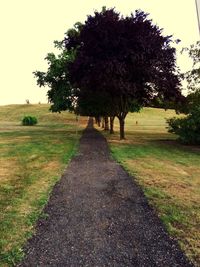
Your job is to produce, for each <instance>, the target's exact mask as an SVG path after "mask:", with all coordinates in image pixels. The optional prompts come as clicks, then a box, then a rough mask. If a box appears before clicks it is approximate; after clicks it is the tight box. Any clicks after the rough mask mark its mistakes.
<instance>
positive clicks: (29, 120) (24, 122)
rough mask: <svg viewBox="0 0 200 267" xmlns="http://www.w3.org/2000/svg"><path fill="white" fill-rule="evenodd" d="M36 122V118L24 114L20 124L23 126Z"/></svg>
mask: <svg viewBox="0 0 200 267" xmlns="http://www.w3.org/2000/svg"><path fill="white" fill-rule="evenodd" d="M37 123H38V121H37V118H36V117H32V116H25V117H24V118H23V120H22V125H24V126H32V125H36V124H37Z"/></svg>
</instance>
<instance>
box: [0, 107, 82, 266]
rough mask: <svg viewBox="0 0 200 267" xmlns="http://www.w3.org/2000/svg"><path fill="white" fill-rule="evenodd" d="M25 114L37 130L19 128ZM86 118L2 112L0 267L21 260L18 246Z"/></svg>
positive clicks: (37, 110)
mask: <svg viewBox="0 0 200 267" xmlns="http://www.w3.org/2000/svg"><path fill="white" fill-rule="evenodd" d="M25 115H31V116H35V117H37V119H38V121H39V123H38V125H37V126H22V125H21V119H22V118H23V117H24V116H25ZM85 125H86V119H84V118H81V119H80V120H79V123H78V124H77V122H76V119H75V115H73V114H70V113H67V112H63V113H61V114H55V113H51V112H50V111H49V105H43V104H40V105H9V106H1V107H0V155H1V156H0V266H12V265H15V264H16V263H17V262H18V261H20V260H21V259H22V258H23V250H22V247H23V245H24V244H25V242H26V240H27V239H28V238H29V237H30V236H31V235H32V234H33V232H34V226H35V223H36V221H37V219H38V218H39V217H40V216H46V215H45V214H43V213H42V209H43V207H44V205H45V204H46V203H47V201H48V198H49V194H50V192H51V189H52V187H53V186H54V184H55V183H56V182H57V181H58V179H59V178H60V176H61V174H62V173H63V170H64V168H65V166H66V164H67V162H69V160H70V158H71V157H72V155H74V153H75V151H76V149H77V144H78V142H77V141H78V139H79V137H80V134H81V131H82V129H83V127H85Z"/></svg>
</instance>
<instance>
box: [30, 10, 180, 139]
mask: <svg viewBox="0 0 200 267" xmlns="http://www.w3.org/2000/svg"><path fill="white" fill-rule="evenodd" d="M174 42H176V40H173V37H172V36H164V35H163V33H162V29H160V28H159V27H158V26H157V25H154V24H153V22H152V21H151V20H150V19H149V18H148V14H146V13H144V12H143V11H141V10H136V11H135V13H134V14H133V13H132V14H131V15H130V16H126V17H123V16H122V15H121V14H120V13H118V12H117V11H115V9H113V8H111V9H107V8H105V7H103V8H102V10H101V11H100V12H98V11H96V12H94V14H93V15H89V16H88V17H87V19H86V21H85V22H84V23H76V24H75V25H74V27H73V28H72V29H69V30H68V31H67V32H66V34H65V36H64V39H63V40H62V41H60V42H59V41H55V42H54V44H55V47H56V48H58V49H59V54H58V55H57V56H56V55H55V54H54V53H49V54H48V55H47V56H46V58H45V59H46V60H47V62H48V70H47V71H46V72H41V71H35V72H34V75H35V77H36V78H37V83H38V85H39V86H46V85H47V86H49V88H50V89H49V90H48V92H47V95H48V99H49V101H50V103H51V110H52V111H53V112H61V111H63V110H70V111H73V112H75V113H76V114H80V115H87V116H93V117H95V118H96V121H97V123H100V118H104V124H105V128H106V129H108V118H109V120H110V132H111V133H113V121H114V118H115V117H116V118H118V120H119V125H120V139H124V138H125V118H126V116H127V114H128V112H138V111H139V110H140V109H141V108H142V107H143V106H146V105H150V104H151V103H156V101H158V102H159V101H161V102H162V103H165V105H166V106H167V105H169V103H173V105H174V106H178V105H180V103H182V101H183V99H184V97H183V96H182V94H181V83H180V81H181V77H180V75H179V72H178V68H177V66H176V50H175V48H174V47H173V43H174Z"/></svg>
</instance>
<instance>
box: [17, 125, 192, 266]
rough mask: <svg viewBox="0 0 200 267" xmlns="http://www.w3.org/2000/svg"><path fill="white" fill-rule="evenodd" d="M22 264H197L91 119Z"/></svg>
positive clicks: (56, 187) (55, 188)
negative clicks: (111, 153)
mask: <svg viewBox="0 0 200 267" xmlns="http://www.w3.org/2000/svg"><path fill="white" fill-rule="evenodd" d="M45 212H46V213H47V214H48V215H49V216H48V218H46V219H41V220H39V222H38V225H37V231H36V235H35V236H34V237H33V238H32V239H30V240H29V242H28V244H27V247H26V249H25V251H26V257H25V259H24V261H23V262H22V263H21V265H20V266H28V267H30V266H74V267H78V266H89V267H95V266H101V267H103V266H119V267H123V266H136V267H137V266H139V267H140V266H141V267H142V266H144V267H145V266H147V267H151V266H152V267H154V266H160V267H171V266H173V267H175V266H180V267H184V266H192V265H191V264H190V263H189V262H188V260H187V259H186V257H185V256H184V254H183V253H182V252H181V251H180V249H179V247H178V245H177V243H176V242H175V241H174V240H172V239H171V238H170V237H169V236H168V235H167V233H166V231H165V229H164V227H163V225H162V223H161V222H160V220H159V219H158V217H157V216H156V214H155V213H154V211H153V210H152V209H151V208H150V207H149V205H148V204H147V201H146V199H145V197H144V195H143V193H142V191H141V189H140V188H139V187H138V186H137V185H136V184H135V182H134V179H133V178H131V177H130V176H129V175H128V174H127V173H126V172H125V171H124V170H123V168H122V167H121V166H120V165H119V164H117V163H116V162H115V161H113V160H112V159H111V158H110V156H109V149H108V146H107V142H106V140H105V138H104V137H103V136H102V135H101V134H100V133H99V132H98V131H96V130H95V129H93V126H92V121H91V120H90V122H89V124H88V127H87V128H86V130H85V132H84V134H83V136H82V138H81V142H80V151H79V154H78V155H77V156H76V157H74V159H73V160H72V161H71V163H70V164H69V166H68V168H67V169H66V171H65V173H64V174H63V176H62V178H61V180H60V181H59V182H58V183H57V184H56V186H55V187H54V189H53V192H52V194H51V197H50V200H49V202H48V205H47V206H46V207H45Z"/></svg>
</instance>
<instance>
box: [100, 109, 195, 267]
mask: <svg viewBox="0 0 200 267" xmlns="http://www.w3.org/2000/svg"><path fill="white" fill-rule="evenodd" d="M175 115H176V114H175V112H174V111H172V110H168V111H164V110H162V109H152V108H144V109H143V110H142V111H141V112H140V113H136V114H129V115H128V117H127V119H126V140H125V141H119V128H118V120H117V119H116V122H115V130H116V133H115V134H114V135H112V136H111V135H109V134H105V135H106V137H107V139H108V142H109V145H110V148H111V151H112V154H113V157H114V158H115V159H116V160H117V161H118V162H120V163H121V164H122V165H123V166H124V168H125V169H126V170H128V171H129V172H130V173H131V174H132V175H133V176H134V177H135V178H134V179H135V180H136V181H137V183H139V184H140V185H141V186H142V188H143V191H144V193H145V195H146V196H147V198H148V199H149V203H150V204H151V205H152V206H153V207H154V208H155V209H156V211H157V213H158V215H159V216H160V218H161V219H162V221H163V222H164V224H165V225H166V228H167V229H168V231H169V232H170V234H171V235H172V236H173V237H175V238H176V239H177V240H178V242H179V244H180V246H181V247H182V249H183V250H184V251H185V252H186V254H187V255H188V257H189V258H190V259H191V260H192V261H193V262H194V263H195V264H196V266H200V243H199V240H200V147H194V146H184V145H181V144H179V143H178V142H177V141H176V138H177V137H176V136H175V135H173V134H170V133H168V132H167V129H166V122H165V118H169V117H172V116H175Z"/></svg>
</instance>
